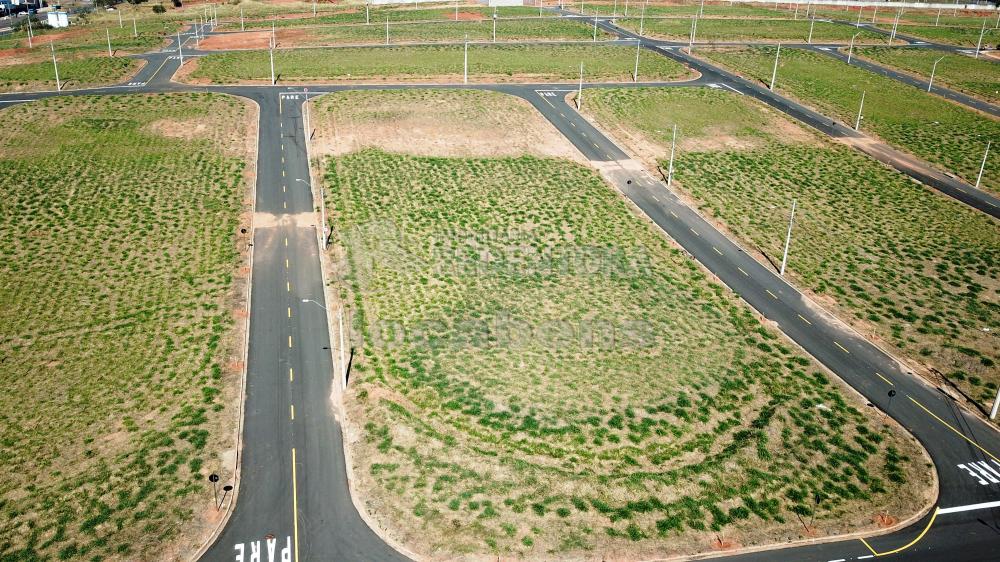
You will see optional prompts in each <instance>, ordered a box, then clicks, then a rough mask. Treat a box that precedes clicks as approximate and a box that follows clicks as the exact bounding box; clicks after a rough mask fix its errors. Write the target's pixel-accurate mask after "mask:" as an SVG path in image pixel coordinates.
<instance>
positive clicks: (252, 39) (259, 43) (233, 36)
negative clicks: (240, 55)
mask: <svg viewBox="0 0 1000 562" xmlns="http://www.w3.org/2000/svg"><path fill="white" fill-rule="evenodd" d="M276 35H278V34H277V33H276ZM270 40H271V32H270V31H243V32H240V33H222V34H219V35H212V36H211V37H206V38H205V39H203V40H202V41H201V44H200V45H199V46H198V48H199V49H201V50H203V51H228V50H232V49H266V48H268V46H269V43H270Z"/></svg>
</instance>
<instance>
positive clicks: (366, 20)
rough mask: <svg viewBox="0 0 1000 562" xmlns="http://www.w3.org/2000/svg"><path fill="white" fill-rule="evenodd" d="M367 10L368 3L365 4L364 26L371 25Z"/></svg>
mask: <svg viewBox="0 0 1000 562" xmlns="http://www.w3.org/2000/svg"><path fill="white" fill-rule="evenodd" d="M368 8H369V4H368V2H365V25H371V24H372V19H371V14H370V12H369V11H368Z"/></svg>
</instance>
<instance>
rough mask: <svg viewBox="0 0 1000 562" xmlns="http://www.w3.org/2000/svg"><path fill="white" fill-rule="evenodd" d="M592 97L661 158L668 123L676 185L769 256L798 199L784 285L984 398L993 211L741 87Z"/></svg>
mask: <svg viewBox="0 0 1000 562" xmlns="http://www.w3.org/2000/svg"><path fill="white" fill-rule="evenodd" d="M590 104H591V105H590V111H593V112H595V113H596V116H597V118H598V120H599V122H600V123H601V124H602V125H603V126H604V127H606V128H607V129H608V130H610V131H612V132H613V133H615V134H616V136H619V137H621V138H624V139H625V141H626V142H628V143H629V144H630V145H633V146H637V147H639V149H640V150H646V151H650V147H652V149H656V148H658V149H659V150H658V152H659V158H661V159H662V158H664V157H666V155H667V154H668V153H669V146H670V133H671V131H672V127H673V124H674V123H677V124H678V125H679V129H680V133H679V134H680V138H681V139H682V141H681V142H680V150H679V153H678V157H677V160H676V162H675V169H676V175H675V178H676V179H677V185H678V186H679V187H680V188H681V189H683V190H684V191H685V192H687V193H689V194H690V195H692V196H693V197H694V198H695V199H696V200H697V201H698V202H699V203H700V205H701V209H702V210H703V211H704V212H706V213H707V214H709V215H710V216H713V217H715V218H716V219H718V220H719V221H721V222H723V223H725V224H726V226H727V227H728V229H729V230H730V231H731V232H733V233H734V234H735V235H737V236H738V237H740V238H742V239H743V240H744V241H746V242H747V243H748V246H749V247H752V248H756V249H758V250H759V251H760V252H762V253H764V254H766V255H767V256H770V258H771V259H772V260H773V259H777V260H778V261H780V259H781V251H782V244H783V242H784V234H785V228H787V226H788V208H789V206H790V205H791V201H792V199H793V198H795V199H797V200H798V210H797V211H796V214H795V236H794V239H793V242H792V248H791V254H790V257H789V270H790V272H791V273H790V274H791V276H792V277H793V278H794V279H795V281H796V284H797V285H798V286H799V287H803V288H806V289H808V290H810V291H812V292H813V293H814V294H815V295H817V296H818V298H819V300H820V302H823V303H829V304H832V305H833V306H834V307H835V309H836V310H838V312H839V316H840V317H842V318H844V319H846V320H849V321H851V322H853V323H854V324H855V325H856V326H858V327H859V328H860V329H861V331H862V332H863V333H865V334H866V335H870V334H874V335H876V336H877V337H878V339H881V340H883V341H885V342H887V343H888V345H889V346H890V348H891V349H894V350H895V351H896V352H897V353H899V354H901V355H902V356H904V357H906V358H907V359H909V360H910V361H911V362H913V363H916V364H922V365H925V366H927V367H928V368H930V369H936V370H938V371H940V372H942V373H943V374H944V375H946V376H947V377H948V378H949V379H950V380H952V381H953V382H954V383H955V384H956V385H958V386H959V387H960V388H961V389H962V390H963V391H964V392H966V393H967V394H968V395H969V396H971V397H972V398H973V399H974V400H976V401H978V402H979V403H980V404H983V405H985V406H986V407H989V405H990V403H991V401H992V399H993V397H994V396H995V394H996V388H997V386H996V385H997V384H998V383H1000V371H998V370H997V368H996V363H997V362H998V361H1000V354H998V353H997V349H1000V342H998V341H997V335H996V334H997V332H998V330H1000V293H998V289H1000V283H998V275H1000V226H998V224H997V222H996V221H995V220H993V219H991V218H989V217H988V216H986V215H984V214H982V213H980V212H978V211H975V210H972V209H969V208H968V207H966V206H964V205H962V204H959V203H957V202H954V201H952V200H951V199H949V198H947V197H944V196H941V195H939V194H937V193H935V192H932V191H930V190H928V189H926V188H924V187H922V186H920V185H917V184H914V183H913V182H912V181H910V180H908V179H907V178H905V177H904V176H902V175H901V174H898V173H896V172H894V171H891V170H889V169H887V168H885V167H884V166H882V165H880V164H878V163H876V162H874V161H872V160H870V159H868V158H866V157H864V156H862V155H860V154H858V153H856V152H855V151H853V150H851V149H848V148H845V147H842V146H839V145H835V144H833V143H830V142H827V141H822V140H821V139H819V137H818V136H813V135H811V134H809V133H807V132H806V131H804V130H803V129H798V127H796V126H795V125H793V124H792V123H790V122H789V121H787V120H786V119H785V118H783V117H781V116H779V115H776V114H775V113H774V112H773V111H772V110H770V109H766V108H764V107H762V106H760V105H758V104H756V103H754V102H751V101H748V100H747V98H744V97H737V96H732V95H728V94H726V93H724V92H716V91H713V90H686V89H685V90H644V91H638V90H600V91H595V92H594V93H593V94H592V95H591V97H590ZM651 108H655V109H656V110H655V111H652V110H651ZM705 116H710V117H711V119H709V118H706V117H705ZM716 123H723V124H722V125H717V124H716ZM795 129H798V133H797V134H796V133H795V132H794V130H795ZM619 130H622V131H625V132H626V133H627V134H624V135H623V134H619V132H618V131H619ZM803 137H805V138H803ZM720 141H725V142H720ZM664 165H665V164H664Z"/></svg>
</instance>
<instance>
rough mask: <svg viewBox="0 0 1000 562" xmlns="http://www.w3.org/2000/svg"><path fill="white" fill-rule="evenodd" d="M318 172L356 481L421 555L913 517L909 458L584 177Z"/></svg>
mask: <svg viewBox="0 0 1000 562" xmlns="http://www.w3.org/2000/svg"><path fill="white" fill-rule="evenodd" d="M336 97H337V95H332V96H327V97H326V98H323V99H321V100H320V101H319V102H317V103H318V107H317V111H316V114H317V115H324V114H327V111H326V110H325V107H324V103H338V102H336V101H330V102H327V101H326V100H331V99H334V98H336ZM428 105H433V104H428ZM497 110H502V108H500V109H497ZM427 111H428V112H431V111H433V108H429V109H428V110H427ZM391 119H393V115H391V114H390V115H378V116H376V117H375V120H376V121H385V120H391ZM414 142H419V140H414ZM325 169H326V185H327V188H328V189H329V192H328V197H327V201H328V202H329V203H330V205H331V214H330V216H331V218H332V220H333V222H334V227H335V228H334V232H335V233H336V234H335V236H337V240H336V243H337V246H338V249H337V253H336V255H337V256H343V259H344V260H345V263H346V265H347V266H348V267H347V271H348V273H347V275H346V277H345V278H344V279H343V281H342V282H340V283H338V285H339V287H338V289H339V290H340V291H341V293H340V294H341V295H343V296H344V297H346V299H347V301H348V302H349V303H350V305H349V306H350V307H351V309H352V310H351V316H352V317H353V319H354V322H353V328H354V331H355V334H356V335H355V336H354V337H355V341H357V342H360V344H359V345H360V349H359V354H358V360H357V362H356V364H355V367H354V368H355V371H354V374H353V375H352V380H353V381H354V382H353V383H352V387H351V391H350V394H349V396H348V398H347V403H348V410H349V415H348V423H354V424H356V426H355V427H356V428H357V430H358V431H359V432H360V435H362V436H363V439H362V440H361V441H360V442H359V443H358V444H357V446H358V447H360V449H359V450H358V451H356V454H355V455H354V458H355V459H356V462H357V463H359V465H358V467H357V468H356V470H357V471H358V472H357V473H356V474H357V476H358V481H359V482H363V483H364V484H363V485H364V486H365V487H366V490H365V494H366V496H368V497H372V498H373V501H377V502H378V503H379V504H380V505H381V506H383V507H381V508H380V511H379V516H380V517H381V518H384V519H383V520H384V521H385V522H386V523H387V524H390V525H391V526H392V527H393V528H394V529H397V530H398V531H399V532H401V533H403V534H404V535H406V537H405V538H406V540H407V541H408V542H410V543H411V544H415V545H418V547H419V548H420V549H421V550H426V551H434V552H438V553H440V554H441V555H442V556H447V555H457V554H458V553H470V552H483V551H488V552H492V553H495V554H498V555H500V554H504V553H525V552H536V553H540V554H541V553H545V555H551V554H552V553H558V552H580V551H585V550H590V549H598V548H605V547H607V545H609V544H610V545H614V546H611V548H627V547H628V545H632V544H634V543H635V542H642V543H645V544H646V545H648V546H649V547H651V548H656V549H657V551H658V552H663V553H671V552H676V551H677V549H678V548H681V545H685V544H686V545H691V544H692V541H695V542H698V543H700V544H701V545H702V548H706V549H707V542H708V540H709V539H707V538H706V535H705V533H706V531H707V530H709V529H711V530H715V531H722V532H725V533H726V535H727V536H734V535H735V536H739V537H740V538H741V542H743V539H746V541H747V542H744V544H747V543H748V542H749V541H751V540H753V541H774V540H780V539H779V537H783V536H787V535H788V534H795V533H796V532H797V531H796V529H799V530H801V529H802V524H801V523H800V522H799V518H798V516H797V515H796V514H805V515H804V516H803V517H805V519H807V520H808V519H810V518H812V517H815V523H814V524H815V525H816V526H818V527H820V528H826V529H829V528H831V527H829V526H831V525H834V526H835V527H834V528H838V529H844V528H845V526H847V527H851V526H855V525H863V524H866V521H867V520H869V519H870V515H867V514H868V513H869V511H871V512H874V509H877V507H876V506H880V505H884V504H885V503H886V502H889V503H893V504H894V505H897V504H895V502H896V501H897V499H898V498H897V497H893V496H895V495H896V494H902V495H903V496H906V497H904V498H903V499H902V503H901V504H898V505H906V506H907V507H905V508H903V507H900V508H899V509H901V510H902V509H912V506H913V505H914V503H915V496H913V495H911V494H912V493H913V492H914V491H915V490H917V489H918V488H919V486H920V485H921V483H922V482H925V481H926V480H923V478H924V477H925V476H926V474H925V473H922V474H921V476H919V477H917V476H914V472H913V470H914V469H916V470H917V471H920V472H922V471H923V468H922V466H920V465H921V464H922V463H919V461H918V460H917V456H916V455H917V453H915V449H914V448H913V446H912V445H911V443H910V442H909V441H908V440H906V439H902V438H900V437H899V436H898V435H897V434H895V433H893V432H892V431H891V430H890V429H888V428H886V427H884V426H881V424H873V423H872V422H871V421H870V420H869V419H868V418H867V415H866V413H864V412H861V411H859V410H858V408H856V407H855V406H854V405H853V404H852V403H850V402H848V401H847V400H846V399H845V398H844V396H843V395H842V393H841V391H840V390H839V388H838V387H837V386H836V385H835V384H833V383H831V381H830V380H829V379H828V378H827V377H826V376H825V375H823V374H822V373H821V372H820V370H819V369H818V368H817V367H816V366H815V365H814V364H812V363H811V362H810V361H809V360H808V359H805V358H804V357H802V356H801V355H800V354H799V353H798V352H797V351H794V350H793V349H792V348H791V347H790V346H788V345H787V344H785V343H784V342H783V341H782V340H781V339H780V338H779V337H778V336H777V335H776V334H775V333H774V332H773V331H771V330H770V329H768V328H766V327H764V326H762V325H761V324H760V323H758V322H757V320H756V319H755V318H754V315H753V314H752V313H751V312H750V311H749V310H748V309H747V308H746V307H745V306H744V305H743V304H742V303H741V302H740V301H739V300H738V299H737V298H735V297H733V296H732V295H730V294H729V293H728V292H726V291H725V290H723V288H722V287H721V286H719V285H716V284H713V283H712V282H710V281H709V280H708V278H707V277H706V276H705V274H703V273H702V272H701V271H700V270H699V269H698V267H697V266H696V265H695V264H694V263H693V262H692V261H690V260H689V259H687V258H686V257H685V256H684V255H683V254H682V253H681V252H680V251H679V250H677V249H676V248H674V247H673V246H672V245H671V244H670V243H669V242H668V241H667V240H666V239H664V238H663V237H662V236H661V235H660V234H658V233H656V232H654V231H653V230H652V229H650V228H649V227H648V226H646V225H645V224H644V223H643V222H642V221H640V220H638V219H637V218H636V217H635V216H634V215H632V214H631V212H630V211H629V209H628V208H627V206H626V205H625V204H624V203H623V202H622V200H621V199H620V198H619V197H618V196H617V195H616V194H615V193H614V191H612V190H611V189H609V188H608V187H607V186H606V185H605V184H604V183H603V181H602V180H601V179H600V178H599V177H598V176H597V175H596V174H595V173H594V172H593V171H591V170H589V169H588V168H585V167H582V166H579V165H576V164H573V163H570V162H567V161H564V160H556V159H539V158H535V157H531V156H520V157H508V158H444V157H418V156H408V155H400V154H392V153H388V152H384V151H381V150H380V149H375V148H369V149H365V150H362V151H360V152H353V153H350V154H346V155H343V156H339V157H334V158H329V159H328V160H327V161H326V166H325ZM487 256H488V259H487ZM584 262H586V263H587V264H588V265H586V266H585V265H584ZM890 447H894V448H897V449H899V450H901V451H903V452H901V453H900V457H899V462H898V464H894V465H893V466H894V468H893V470H892V471H890V470H889V469H887V468H886V467H885V459H884V455H885V454H886V453H887V451H888V450H889V448H890ZM899 467H902V470H903V472H905V474H906V475H905V476H903V478H902V480H904V481H907V482H911V484H912V485H910V486H908V487H906V488H903V487H900V486H899V485H898V484H897V483H896V481H895V480H893V477H892V476H891V474H897V472H896V471H897V470H899ZM890 473H891V474H890ZM918 482H919V483H918ZM526 539H527V540H526ZM435 549H436V550H435Z"/></svg>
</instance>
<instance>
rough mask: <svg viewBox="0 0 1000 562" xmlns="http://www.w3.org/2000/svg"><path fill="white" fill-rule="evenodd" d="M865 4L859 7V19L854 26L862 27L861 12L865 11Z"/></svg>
mask: <svg viewBox="0 0 1000 562" xmlns="http://www.w3.org/2000/svg"><path fill="white" fill-rule="evenodd" d="M864 11H865V8H864V6H862V7H860V8H858V21H857V22H855V23H854V27H861V12H864Z"/></svg>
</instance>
